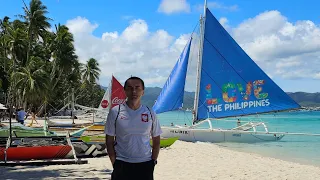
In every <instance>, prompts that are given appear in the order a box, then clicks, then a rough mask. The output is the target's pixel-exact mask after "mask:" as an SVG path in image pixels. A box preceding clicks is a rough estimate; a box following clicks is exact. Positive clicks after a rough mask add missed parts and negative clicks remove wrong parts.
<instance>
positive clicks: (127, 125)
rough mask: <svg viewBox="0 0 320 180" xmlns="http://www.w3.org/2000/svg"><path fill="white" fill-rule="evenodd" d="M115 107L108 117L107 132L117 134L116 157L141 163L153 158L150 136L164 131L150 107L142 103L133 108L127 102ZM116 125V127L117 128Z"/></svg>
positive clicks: (110, 134) (112, 134)
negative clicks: (137, 107)
mask: <svg viewBox="0 0 320 180" xmlns="http://www.w3.org/2000/svg"><path fill="white" fill-rule="evenodd" d="M118 111H119V105H118V106H115V107H113V108H112V109H111V110H110V112H109V114H108V117H107V122H106V124H105V134H107V135H109V136H116V145H115V151H116V159H119V160H122V161H125V162H129V163H139V162H145V161H149V160H151V156H152V147H151V145H150V137H151V136H152V137H156V136H159V135H160V134H161V133H162V130H161V127H160V123H159V121H158V119H157V117H156V115H155V113H154V112H153V110H152V109H151V108H150V111H151V112H152V116H151V114H150V111H149V110H148V108H147V107H146V106H144V105H141V106H140V108H139V109H137V110H133V109H131V108H129V107H128V106H127V104H126V103H124V104H121V105H120V112H119V115H118V118H117V122H116V126H115V119H116V117H117V114H118ZM115 127H116V128H115Z"/></svg>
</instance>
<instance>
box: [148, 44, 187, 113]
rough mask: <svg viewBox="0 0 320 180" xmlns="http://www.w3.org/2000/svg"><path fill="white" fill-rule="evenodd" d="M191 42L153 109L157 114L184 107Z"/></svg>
mask: <svg viewBox="0 0 320 180" xmlns="http://www.w3.org/2000/svg"><path fill="white" fill-rule="evenodd" d="M191 41H192V39H190V40H189V42H188V44H187V45H186V47H185V48H184V50H183V52H182V53H181V55H180V57H179V59H178V61H177V63H176V64H175V66H174V68H173V70H172V71H171V74H170V76H169V78H168V79H167V81H166V83H165V85H164V87H163V88H162V91H161V93H160V95H159V96H158V99H157V100H156V102H155V104H154V106H153V107H152V108H153V110H154V111H155V113H157V114H158V113H162V112H166V111H172V110H176V109H179V108H180V107H182V103H183V96H184V86H185V81H186V75H187V68H188V59H189V53H190V46H191Z"/></svg>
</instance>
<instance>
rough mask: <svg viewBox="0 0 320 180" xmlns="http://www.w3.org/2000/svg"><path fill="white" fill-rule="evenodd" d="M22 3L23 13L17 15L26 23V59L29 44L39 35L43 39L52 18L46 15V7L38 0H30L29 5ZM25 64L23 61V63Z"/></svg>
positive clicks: (28, 55) (29, 48) (28, 57)
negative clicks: (27, 41) (27, 40)
mask: <svg viewBox="0 0 320 180" xmlns="http://www.w3.org/2000/svg"><path fill="white" fill-rule="evenodd" d="M23 3H24V7H23V10H24V15H19V17H20V18H23V19H24V20H25V22H26V23H27V24H28V29H27V32H28V38H29V44H28V51H27V61H28V60H29V59H30V52H31V49H32V47H31V45H32V43H33V42H34V40H38V39H39V37H41V38H42V39H44V37H45V34H46V33H47V31H48V29H49V28H50V27H51V25H50V23H49V21H50V20H52V19H50V18H48V17H46V14H47V13H48V11H47V7H46V6H45V5H43V4H42V2H41V1H40V0H31V1H30V4H29V7H28V6H27V5H26V4H25V2H24V1H23ZM24 64H25V63H24Z"/></svg>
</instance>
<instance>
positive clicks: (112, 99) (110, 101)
mask: <svg viewBox="0 0 320 180" xmlns="http://www.w3.org/2000/svg"><path fill="white" fill-rule="evenodd" d="M125 101H126V94H125V92H124V89H123V86H122V85H121V84H120V82H119V81H118V80H117V79H116V78H115V77H114V76H113V75H112V78H111V82H110V84H109V86H108V89H107V90H106V92H105V93H104V95H103V98H102V99H101V102H100V104H99V107H98V108H97V109H95V110H96V116H95V117H98V118H99V119H102V121H100V122H96V123H94V125H93V126H92V127H90V128H89V129H88V130H97V131H103V130H104V123H105V120H106V119H107V116H108V113H109V110H110V109H111V108H113V107H114V106H117V105H119V104H122V103H124V102H125Z"/></svg>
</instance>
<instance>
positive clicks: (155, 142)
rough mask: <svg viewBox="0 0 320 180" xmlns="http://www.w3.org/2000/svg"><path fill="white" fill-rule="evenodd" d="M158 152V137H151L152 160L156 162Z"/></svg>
mask: <svg viewBox="0 0 320 180" xmlns="http://www.w3.org/2000/svg"><path fill="white" fill-rule="evenodd" d="M159 151H160V136H156V137H152V159H153V160H157V159H158V155H159Z"/></svg>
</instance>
